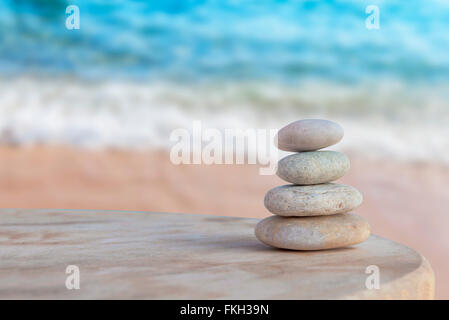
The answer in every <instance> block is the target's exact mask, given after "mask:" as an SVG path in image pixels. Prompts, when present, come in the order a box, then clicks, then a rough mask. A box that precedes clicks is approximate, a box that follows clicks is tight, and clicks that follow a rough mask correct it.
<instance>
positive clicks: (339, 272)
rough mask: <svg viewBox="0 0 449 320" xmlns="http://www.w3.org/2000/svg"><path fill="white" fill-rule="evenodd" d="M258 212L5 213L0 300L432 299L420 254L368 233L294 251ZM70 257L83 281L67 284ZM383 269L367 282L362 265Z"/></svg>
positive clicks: (0, 219) (0, 220) (1, 215)
mask: <svg viewBox="0 0 449 320" xmlns="http://www.w3.org/2000/svg"><path fill="white" fill-rule="evenodd" d="M257 221H258V220H256V219H246V218H232V217H218V216H209V215H191V214H173V213H150V212H148V213H139V212H123V211H121V212H120V211H85V210H84V211H83V210H14V209H10V210H1V211H0V298H1V299H10V298H31V299H48V298H55V299H99V298H104V299H117V298H122V299H184V298H186V299H193V298H195V299H347V298H362V299H369V298H373V299H384V298H386V299H399V298H412V299H416V298H417V299H429V298H433V295H434V276H433V272H432V269H431V267H430V265H429V263H428V262H427V260H425V258H423V257H422V256H421V255H420V254H419V253H417V252H416V251H414V250H412V249H410V248H408V247H406V246H404V245H401V244H399V243H396V242H392V241H390V240H387V239H383V238H380V237H377V236H371V237H370V238H369V239H368V240H367V241H365V242H363V243H361V244H359V245H355V246H353V247H350V248H344V249H336V250H325V251H317V252H295V251H288V250H278V249H274V248H270V247H268V246H265V245H264V244H262V243H260V242H259V241H258V240H257V239H256V238H255V236H254V226H255V224H256V223H257ZM67 265H77V266H78V267H79V269H80V278H81V282H80V289H79V290H68V289H66V287H65V281H66V277H67V275H66V274H65V270H66V267H67ZM370 265H376V266H378V267H379V270H380V289H379V290H376V289H373V290H368V289H367V288H366V286H365V281H366V278H367V277H368V276H369V275H368V274H366V273H365V270H366V268H367V267H368V266H370Z"/></svg>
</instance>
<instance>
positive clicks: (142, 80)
mask: <svg viewBox="0 0 449 320" xmlns="http://www.w3.org/2000/svg"><path fill="white" fill-rule="evenodd" d="M69 4H76V5H78V7H79V9H80V27H81V28H80V29H79V30H67V29H66V27H65V20H66V18H67V14H66V13H65V11H66V7H67V6H68V5H69ZM372 4H375V5H377V6H378V7H379V10H380V29H378V30H369V29H367V28H366V25H365V20H366V18H367V17H368V14H367V13H365V9H366V7H367V6H368V5H372ZM310 117H314V118H329V119H333V120H336V121H338V122H340V123H341V124H342V125H343V127H344V128H345V130H346V131H347V135H346V136H345V139H343V141H342V142H341V143H340V144H339V146H342V147H343V148H345V150H352V151H357V152H363V153H364V154H374V155H375V156H379V155H387V156H398V157H401V158H405V159H419V160H425V161H435V160H437V161H440V160H441V161H443V162H445V163H449V139H448V137H449V126H448V123H449V1H436V0H429V1H424V0H422V1H419V0H409V1H399V0H388V1H380V0H370V1H335V0H333V1H332V0H331V1H293V0H283V1H281V0H278V1H274V0H266V1H262V0H247V1H243V0H242V1H240V0H233V1H230V0H226V1H225V0H221V1H218V0H202V1H200V0H179V1H174V0H164V1H154V0H152V1H150V0H145V1H131V0H128V1H119V0H73V1H72V0H70V1H63V0H28V1H26V0H2V1H0V143H4V142H6V143H13V144H33V143H57V144H61V143H63V144H71V145H77V146H88V147H104V146H106V147H109V146H113V147H119V148H134V147H137V148H142V147H144V148H147V147H149V148H152V147H167V145H168V137H169V135H170V132H172V130H174V129H176V128H187V129H189V128H190V127H191V125H192V121H195V120H200V121H202V122H203V124H204V126H205V127H212V128H218V129H220V130H222V129H226V128H230V127H234V128H279V127H281V126H283V125H285V123H288V122H291V121H292V120H296V119H301V118H310Z"/></svg>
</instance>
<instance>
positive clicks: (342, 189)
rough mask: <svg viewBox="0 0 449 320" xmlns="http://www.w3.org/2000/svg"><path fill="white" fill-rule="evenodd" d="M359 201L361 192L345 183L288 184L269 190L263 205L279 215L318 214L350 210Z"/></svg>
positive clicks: (360, 201)
mask: <svg viewBox="0 0 449 320" xmlns="http://www.w3.org/2000/svg"><path fill="white" fill-rule="evenodd" d="M362 201H363V196H362V194H361V193H360V192H359V191H358V190H357V189H356V188H354V187H351V186H347V185H345V184H337V183H326V184H317V185H312V186H297V185H293V184H289V185H285V186H279V187H276V188H273V189H271V190H270V191H268V192H267V194H266V195H265V199H264V204H265V207H266V208H267V209H268V211H270V212H271V213H274V214H277V215H279V216H321V215H331V214H337V213H345V212H349V211H351V210H354V209H355V208H357V207H358V206H360V205H361V204H362Z"/></svg>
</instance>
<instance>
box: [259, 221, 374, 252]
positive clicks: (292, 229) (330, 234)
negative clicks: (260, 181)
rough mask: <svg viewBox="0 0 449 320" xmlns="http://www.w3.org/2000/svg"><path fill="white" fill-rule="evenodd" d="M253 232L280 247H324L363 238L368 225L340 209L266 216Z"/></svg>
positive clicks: (366, 235)
mask: <svg viewBox="0 0 449 320" xmlns="http://www.w3.org/2000/svg"><path fill="white" fill-rule="evenodd" d="M255 234H256V237H257V239H259V240H260V241H262V242H263V243H265V244H267V245H269V246H272V247H275V248H282V249H291V250H323V249H332V248H339V247H346V246H350V245H353V244H357V243H360V242H363V241H365V240H366V239H367V238H368V237H369V235H370V226H369V224H368V222H367V221H366V220H365V219H364V218H363V217H361V216H358V215H356V214H353V213H342V214H335V215H330V216H314V217H280V216H271V217H268V218H265V219H263V220H261V221H259V223H258V224H257V225H256V230H255Z"/></svg>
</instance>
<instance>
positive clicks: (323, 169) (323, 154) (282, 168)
mask: <svg viewBox="0 0 449 320" xmlns="http://www.w3.org/2000/svg"><path fill="white" fill-rule="evenodd" d="M349 167H350V164H349V159H348V157H347V156H346V155H344V154H343V153H341V152H337V151H310V152H300V153H295V154H291V155H289V156H287V157H285V158H282V159H281V160H280V161H279V163H278V169H277V172H276V174H277V175H278V176H279V177H280V178H281V179H283V180H285V181H287V182H290V183H293V184H299V185H309V184H319V183H326V182H331V181H334V180H337V179H338V178H341V177H343V176H344V175H345V173H346V172H348V170H349Z"/></svg>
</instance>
